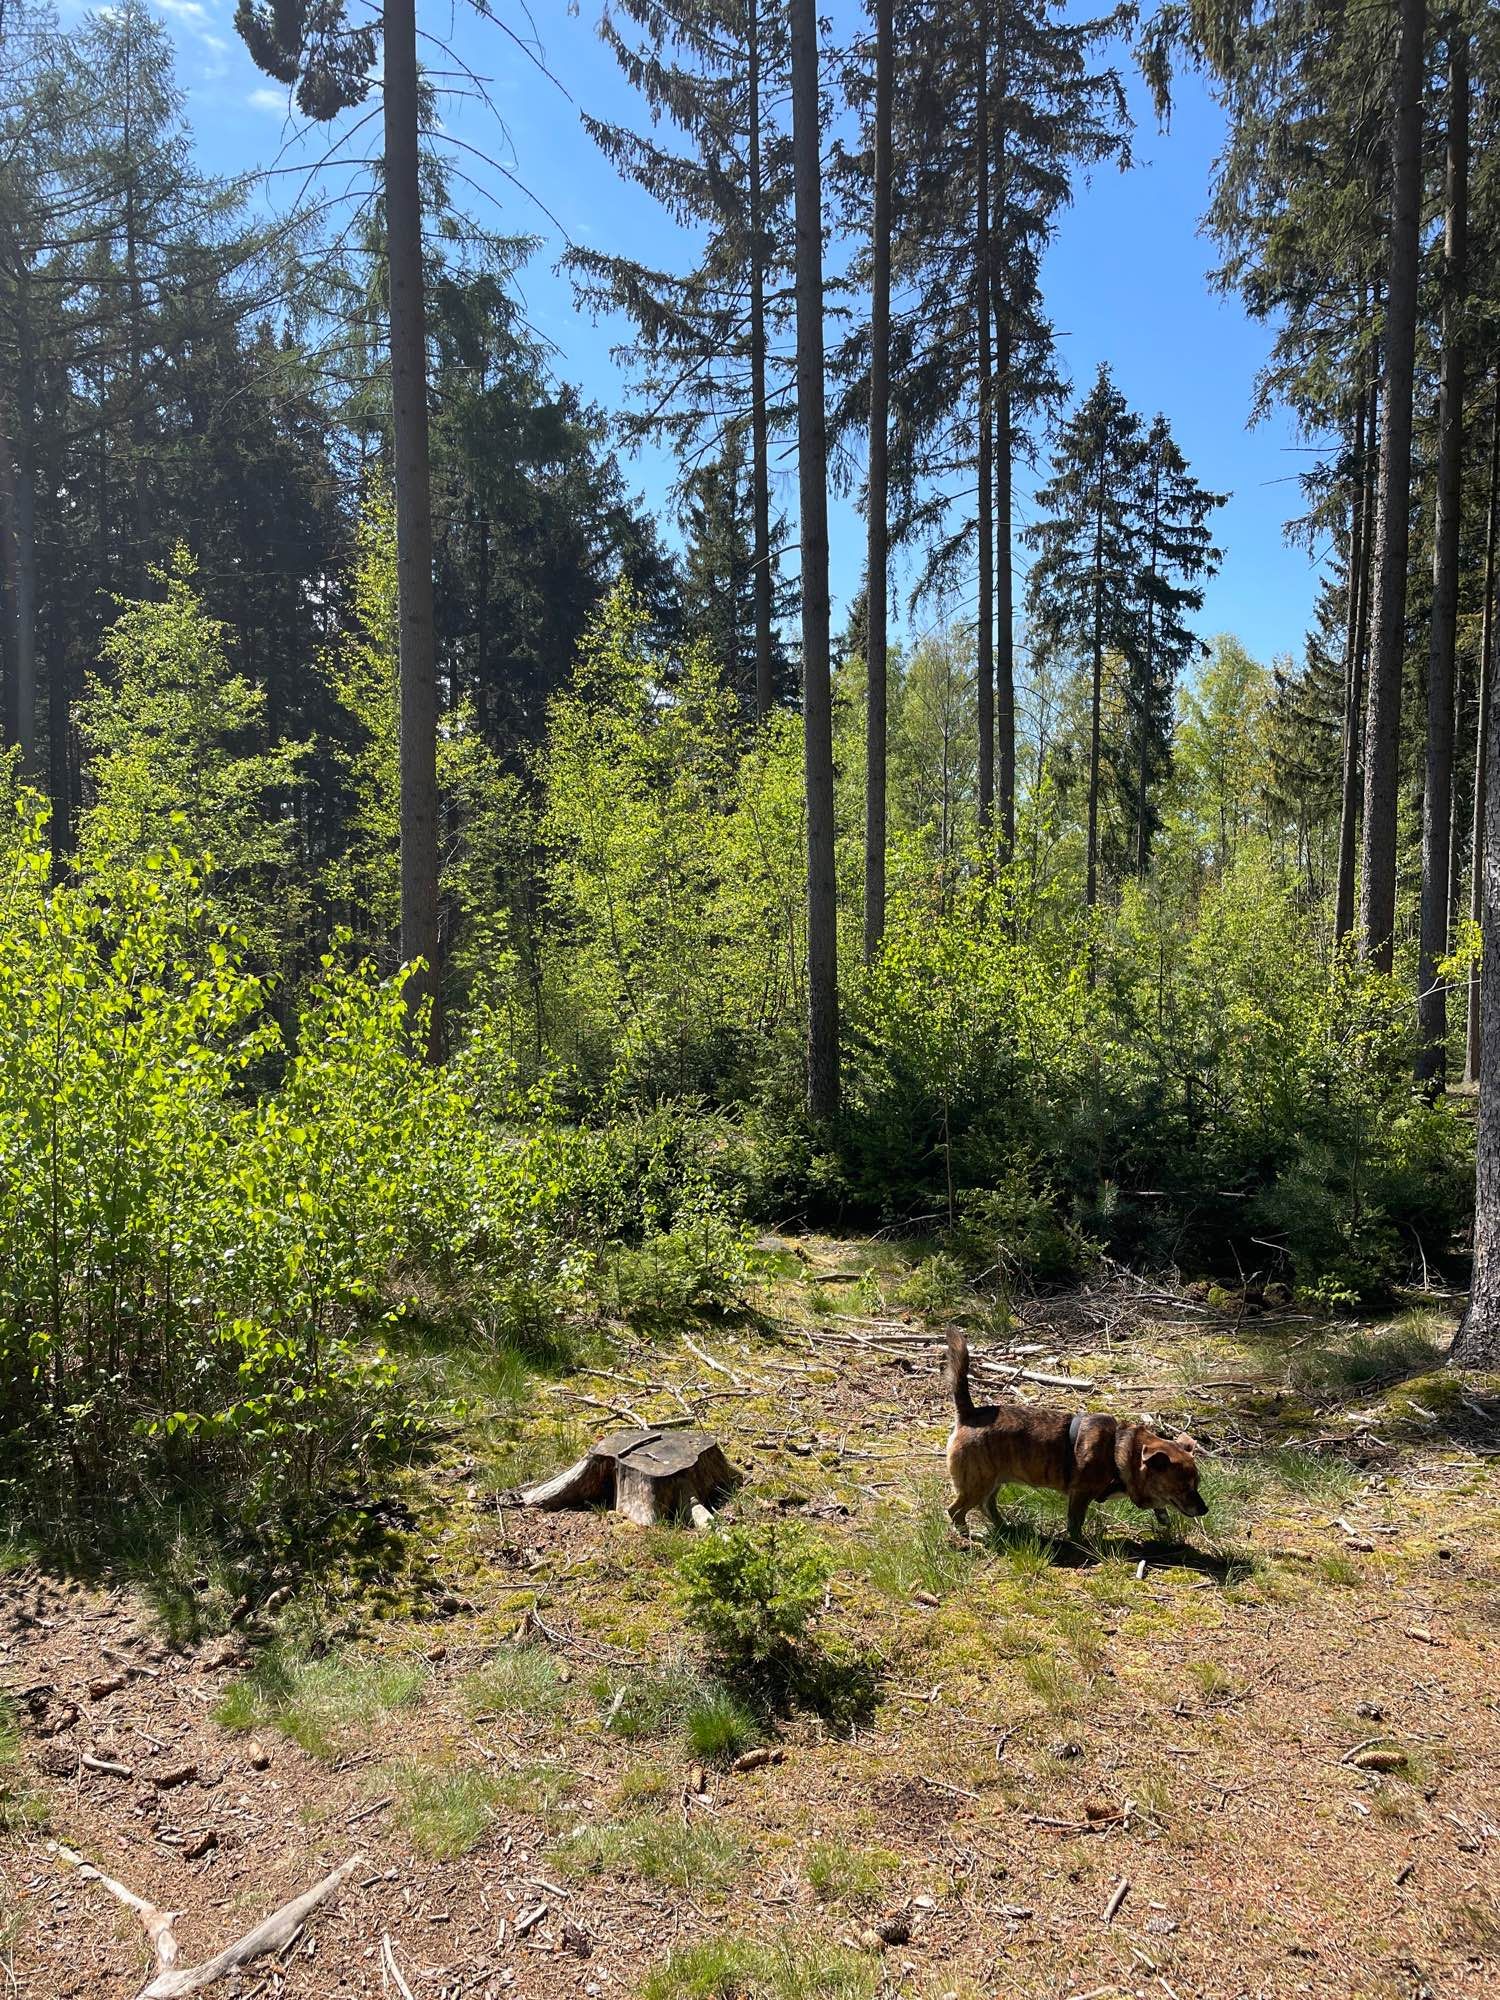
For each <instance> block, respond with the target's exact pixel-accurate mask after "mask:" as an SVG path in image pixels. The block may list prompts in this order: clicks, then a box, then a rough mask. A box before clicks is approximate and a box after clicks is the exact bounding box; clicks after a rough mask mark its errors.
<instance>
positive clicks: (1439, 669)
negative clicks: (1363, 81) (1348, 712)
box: [1415, 15, 1469, 1095]
mask: <svg viewBox="0 0 1500 2000" xmlns="http://www.w3.org/2000/svg"><path fill="white" fill-rule="evenodd" d="M1444 205H1445V208H1446V211H1447V215H1446V222H1445V226H1444V233H1443V331H1442V361H1441V364H1440V387H1439V390H1438V465H1437V513H1436V520H1435V523H1434V527H1433V548H1432V630H1431V638H1430V644H1429V647H1428V653H1427V782H1426V784H1425V786H1424V787H1423V791H1422V923H1421V946H1420V951H1419V955H1418V959H1417V1038H1418V1040H1417V1059H1416V1065H1415V1068H1416V1080H1417V1082H1418V1083H1420V1084H1423V1085H1425V1086H1426V1088H1427V1090H1428V1091H1429V1092H1430V1093H1431V1094H1433V1095H1436V1094H1437V1093H1438V1092H1439V1091H1441V1089H1442V1087H1443V1083H1444V1080H1445V1076H1446V1071H1447V1063H1448V1053H1447V1042H1448V995H1447V990H1446V988H1445V987H1444V985H1443V983H1442V980H1441V979H1440V978H1439V976H1438V962H1439V960H1440V959H1443V958H1445V957H1446V956H1447V953H1448V916H1449V878H1448V864H1449V854H1448V843H1449V838H1450V834H1451V830H1452V829H1451V827H1450V824H1449V822H1450V820H1451V818H1452V807H1453V679H1454V645H1455V640H1456V636H1457V631H1458V559H1459V523H1460V517H1461V515H1462V512H1463V472H1464V293H1465V288H1466V283H1467V275H1468V274H1467V263H1468V235H1469V43H1468V36H1467V34H1466V33H1465V32H1464V31H1463V30H1462V29H1461V28H1460V27H1459V25H1458V21H1457V17H1456V16H1453V15H1450V16H1449V22H1448V146H1447V189H1446V199H1445V204H1444Z"/></svg>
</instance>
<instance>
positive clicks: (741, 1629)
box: [679, 1521, 830, 1680]
mask: <svg viewBox="0 0 1500 2000" xmlns="http://www.w3.org/2000/svg"><path fill="white" fill-rule="evenodd" d="M679 1567H680V1574H681V1577H682V1585H683V1595H684V1598H685V1600H686V1604H687V1614H688V1617H689V1619H690V1620H691V1622H692V1623H693V1625H695V1626H696V1627H697V1629H698V1631H699V1632H700V1633H702V1635H703V1637H704V1639H705V1640H706V1641H707V1644H708V1647H709V1650H710V1652H711V1653H712V1654H713V1655H714V1656H715V1657H716V1658H717V1659H719V1660H720V1661H722V1662H723V1664H724V1666H725V1667H726V1668H727V1669H728V1670H730V1671H732V1672H733V1673H735V1674H737V1675H739V1676H742V1677H744V1678H746V1679H751V1680H754V1679H761V1678H765V1677H767V1676H770V1675H775V1674H778V1673H784V1672H785V1671H786V1670H787V1669H788V1668H789V1667H790V1665H791V1664H792V1663H793V1662H794V1660H795V1658H796V1654H797V1650H798V1648H799V1647H800V1646H801V1645H802V1643H803V1642H804V1641H805V1639H806V1638H807V1634H808V1631H809V1629H810V1627H811V1625H812V1621H813V1619H814V1617H815V1616H816V1614H817V1612H818V1610H819V1609H820V1608H821V1606H822V1603H823V1594H824V1587H825V1585H826V1584H827V1581H828V1577H829V1574H830V1568H829V1560H828V1555H827V1551H826V1550H825V1549H824V1548H823V1547H822V1546H821V1544H819V1543H818V1542H816V1541H814V1540H813V1539H812V1537H811V1536H810V1535H809V1534H808V1533H807V1531H806V1530H805V1529H803V1528H801V1527H798V1526H797V1525H796V1524H795V1523H792V1522H785V1521H768V1522H765V1523H763V1524H759V1525H751V1526H746V1527H737V1528H726V1529H724V1530H723V1531H721V1532H719V1533H716V1534H712V1535H707V1536H705V1537H704V1539H703V1540H702V1541H701V1542H699V1543H697V1544H695V1546H694V1547H693V1548H691V1549H690V1550H689V1551H688V1553H687V1554H686V1555H685V1556H684V1557H683V1558H682V1561H681V1564H680V1566H679Z"/></svg>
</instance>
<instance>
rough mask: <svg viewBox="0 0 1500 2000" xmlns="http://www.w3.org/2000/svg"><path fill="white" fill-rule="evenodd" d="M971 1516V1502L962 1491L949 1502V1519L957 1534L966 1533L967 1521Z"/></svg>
mask: <svg viewBox="0 0 1500 2000" xmlns="http://www.w3.org/2000/svg"><path fill="white" fill-rule="evenodd" d="M968 1518H969V1502H968V1501H967V1500H966V1499H965V1498H964V1496H963V1495H962V1494H961V1493H960V1494H958V1495H956V1496H955V1497H954V1498H953V1499H952V1500H950V1501H949V1502H948V1519H949V1520H950V1521H951V1522H952V1523H953V1532H954V1533H955V1534H956V1535H962V1534H966V1533H967V1532H968V1530H967V1529H966V1527H965V1525H964V1524H965V1522H966V1521H967V1520H968Z"/></svg>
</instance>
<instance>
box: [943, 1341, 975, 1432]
mask: <svg viewBox="0 0 1500 2000" xmlns="http://www.w3.org/2000/svg"><path fill="white" fill-rule="evenodd" d="M948 1386H949V1387H950V1388H951V1389H952V1391H953V1407H954V1409H955V1410H957V1412H958V1421H959V1422H960V1423H961V1424H972V1423H973V1421H974V1399H973V1397H972V1396H971V1395H970V1394H969V1343H968V1341H966V1340H965V1339H964V1337H963V1335H962V1334H961V1333H950V1334H949V1336H948Z"/></svg>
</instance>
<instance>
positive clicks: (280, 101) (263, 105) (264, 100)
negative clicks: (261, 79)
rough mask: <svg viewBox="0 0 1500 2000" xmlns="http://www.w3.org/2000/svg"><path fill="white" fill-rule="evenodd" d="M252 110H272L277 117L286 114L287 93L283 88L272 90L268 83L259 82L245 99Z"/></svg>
mask: <svg viewBox="0 0 1500 2000" xmlns="http://www.w3.org/2000/svg"><path fill="white" fill-rule="evenodd" d="M245 102H246V103H247V104H248V105H249V106H250V108H251V110H252V111H270V112H274V113H275V115H276V116H277V117H278V118H285V116H286V115H287V95H286V92H285V91H284V90H273V89H272V88H271V86H270V84H268V83H259V84H257V85H256V87H255V88H254V90H252V91H251V93H250V95H249V96H248V97H247V98H246V99H245Z"/></svg>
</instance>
